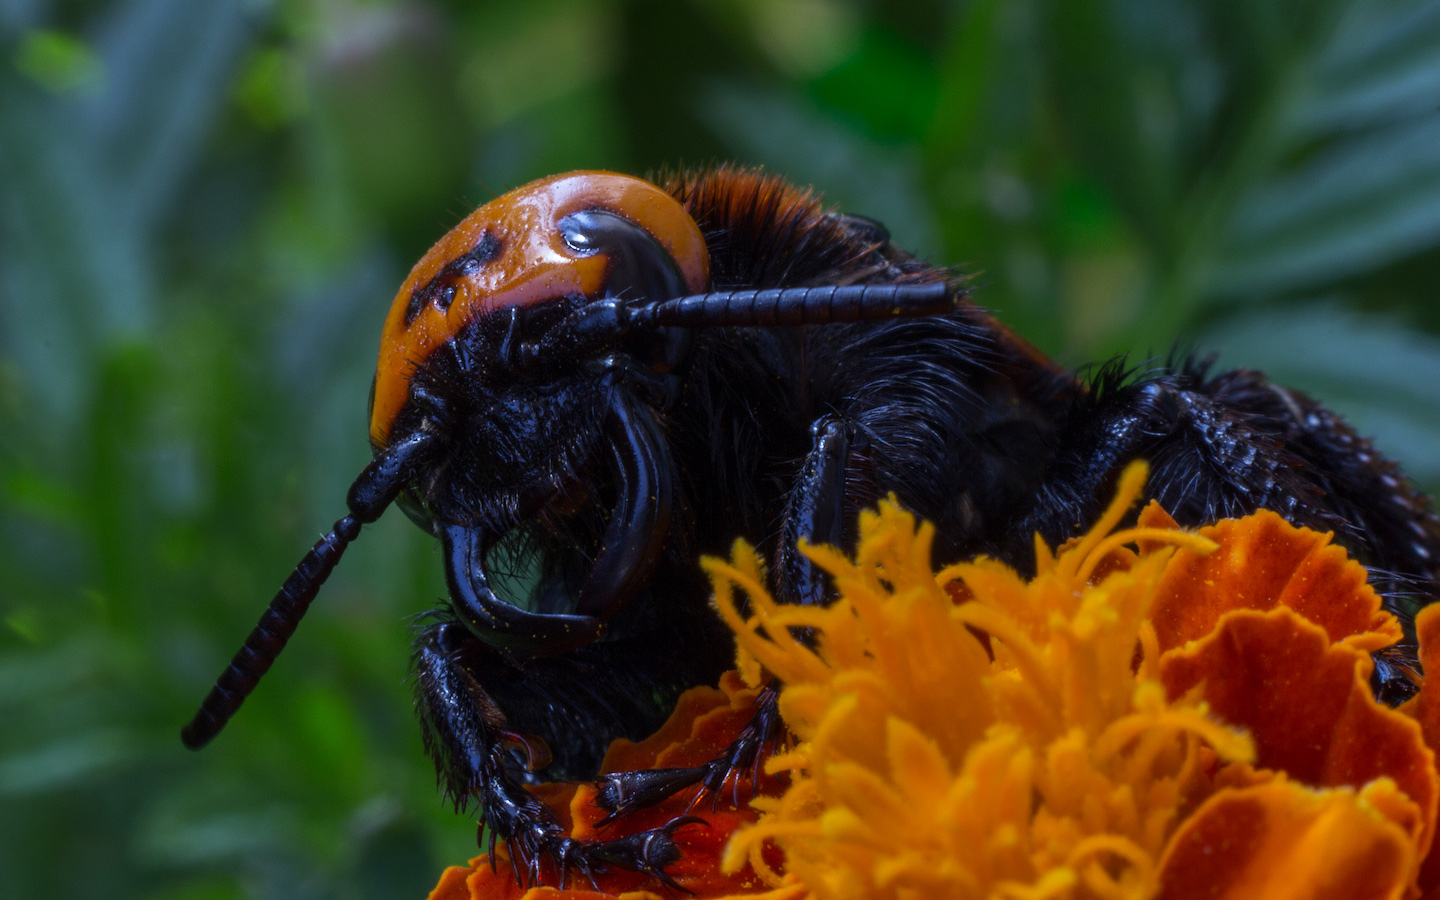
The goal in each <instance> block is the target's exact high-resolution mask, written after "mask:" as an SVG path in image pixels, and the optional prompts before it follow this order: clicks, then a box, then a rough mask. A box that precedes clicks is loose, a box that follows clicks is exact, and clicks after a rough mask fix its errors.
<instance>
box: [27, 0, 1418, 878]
mask: <svg viewBox="0 0 1440 900" xmlns="http://www.w3.org/2000/svg"><path fill="white" fill-rule="evenodd" d="M727 159H733V160H740V161H743V162H747V163H758V164H764V165H766V166H769V167H770V168H772V169H774V170H776V171H779V172H782V173H784V174H786V175H788V176H790V177H791V178H792V179H794V180H796V181H800V182H806V183H811V184H814V185H816V186H817V187H818V188H819V189H820V190H822V191H823V192H824V194H825V196H826V197H827V198H828V199H829V200H830V201H831V202H833V203H835V204H838V205H840V206H841V207H843V208H844V209H846V210H848V211H851V212H856V213H861V214H865V215H869V216H873V217H876V218H878V219H881V220H883V221H885V222H886V223H888V224H889V226H890V228H891V229H892V231H893V232H894V234H895V235H896V238H897V240H898V241H899V242H901V243H902V244H903V245H906V246H909V247H912V248H915V249H916V250H918V251H919V252H920V253H922V254H924V255H927V256H929V257H930V258H932V259H934V260H937V261H943V262H947V263H955V264H960V265H963V266H965V267H966V268H967V269H968V270H970V271H972V272H976V273H979V274H978V279H977V284H978V293H977V297H978V299H979V301H980V302H981V303H983V304H985V305H987V306H990V307H992V308H994V309H995V310H997V311H998V313H999V315H1000V316H1001V317H1002V318H1003V319H1004V320H1005V321H1007V322H1009V323H1011V324H1012V325H1013V326H1014V327H1015V328H1016V329H1017V330H1018V331H1020V332H1021V333H1022V334H1025V335H1027V336H1028V337H1030V338H1031V339H1032V340H1034V341H1035V342H1036V343H1037V344H1039V345H1040V346H1041V347H1042V348H1044V349H1045V350H1047V351H1048V352H1050V353H1052V354H1054V355H1056V356H1057V357H1058V358H1059V359H1061V360H1062V361H1063V362H1065V363H1066V364H1069V365H1077V366H1078V365H1080V364H1082V363H1084V362H1086V361H1088V360H1093V359H1097V358H1104V357H1106V356H1109V355H1111V354H1113V353H1116V352H1120V351H1129V352H1131V353H1132V354H1135V356H1136V358H1145V357H1147V356H1151V355H1163V354H1164V353H1166V352H1167V351H1168V350H1169V349H1170V348H1171V346H1172V345H1173V344H1174V343H1175V342H1176V341H1179V342H1181V343H1182V345H1187V346H1188V345H1193V346H1195V347H1199V348H1206V349H1218V350H1223V351H1224V356H1223V357H1222V361H1223V362H1224V363H1225V364H1229V365H1240V364H1244V365H1253V366H1258V367H1262V368H1265V369H1267V370H1268V371H1270V372H1271V373H1272V374H1273V375H1274V376H1275V377H1276V378H1277V379H1278V380H1280V381H1282V382H1285V383H1288V384H1291V385H1294V386H1298V387H1301V388H1304V389H1307V390H1311V391H1313V392H1314V393H1316V394H1318V395H1319V396H1321V397H1323V398H1325V399H1326V400H1327V401H1329V402H1330V403H1331V404H1332V405H1334V406H1335V407H1337V408H1338V409H1340V410H1341V411H1342V412H1344V413H1346V414H1347V415H1349V416H1351V417H1352V419H1353V420H1354V421H1355V422H1356V423H1357V424H1358V426H1359V427H1360V428H1361V430H1362V431H1364V432H1366V433H1368V434H1372V435H1374V436H1375V437H1376V439H1377V441H1378V443H1379V444H1380V445H1381V447H1382V448H1384V449H1385V450H1386V451H1387V452H1389V453H1390V454H1392V455H1393V456H1395V457H1398V458H1400V459H1401V460H1403V461H1404V462H1405V463H1406V464H1407V466H1408V467H1409V470H1410V472H1411V473H1413V474H1414V475H1415V476H1416V478H1417V479H1419V480H1420V481H1421V482H1422V483H1424V484H1426V485H1428V486H1430V487H1432V488H1433V487H1434V486H1435V485H1436V484H1437V482H1440V299H1437V296H1436V290H1435V286H1436V285H1437V283H1440V2H1435V0H1347V2H1331V0H1293V2H1286V0H1193V2H1189V0H1053V2H1045V0H1013V2H997V0H975V2H923V0H920V2H910V3H903V4H902V3H886V4H881V3H879V2H874V3H863V2H849V0H738V2H737V0H635V2H622V0H583V2H582V0H544V2H528V3H525V4H520V3H516V2H484V3H481V2H461V0H452V2H442V0H432V2H361V0H244V2H240V0H235V2H227V0H203V2H202V0H126V2H106V0H67V2H59V0H0V897H3V898H49V897H56V898H60V897H64V898H74V897H80V896H85V897H87V898H154V900H159V898H164V900H202V898H203V900H212V898H213V900H220V898H312V897H313V898H403V897H423V896H424V894H425V892H426V891H427V890H428V888H429V887H430V886H431V885H432V884H433V883H434V881H435V879H436V877H437V876H438V874H439V872H440V870H441V868H442V867H443V866H444V865H447V864H450V863H456V862H460V861H462V860H464V859H466V858H467V857H468V856H470V855H471V854H472V853H473V852H474V843H473V842H474V834H475V829H474V825H473V822H472V821H470V820H468V819H466V818H465V817H461V816H456V815H453V814H452V813H451V812H450V811H449V810H448V809H446V808H444V807H442V806H441V805H440V803H439V801H438V798H437V794H436V791H435V789H434V786H433V783H432V782H433V777H432V773H431V771H430V769H429V764H428V763H427V762H426V761H425V760H424V759H423V757H422V755H421V751H420V746H419V737H418V728H417V726H416V725H415V724H414V722H413V721H412V716H411V712H410V697H409V691H408V687H407V685H406V684H405V675H406V670H407V647H408V641H409V629H408V620H409V617H410V616H412V615H413V614H415V613H417V612H419V611H421V610H424V609H426V608H427V607H428V606H429V605H431V604H432V603H433V602H434V601H435V598H437V597H438V596H440V594H441V591H442V582H441V579H440V577H439V574H440V573H439V561H438V559H437V556H436V553H435V551H434V548H433V546H432V542H431V541H430V540H429V539H427V538H426V537H425V536H423V535H422V534H421V533H420V532H419V531H418V529H415V528H413V527H412V526H410V525H409V524H408V523H407V522H406V521H405V520H404V518H403V517H400V516H390V517H387V518H386V519H385V520H383V521H382V522H381V523H379V524H378V525H376V526H374V527H372V528H369V529H367V534H366V535H365V537H364V538H363V539H362V543H361V547H360V549H359V550H358V552H353V553H352V554H351V555H350V556H349V557H348V558H347V559H346V561H345V563H344V565H343V566H342V567H341V569H340V571H339V572H338V573H337V574H336V576H335V578H334V579H333V580H332V582H331V584H330V586H328V587H327V588H326V590H325V592H324V593H323V594H322V596H321V599H320V601H319V602H318V603H317V604H316V607H315V609H314V611H313V612H312V613H311V615H310V617H309V620H308V621H307V622H306V623H305V625H304V627H303V628H302V629H301V630H300V633H299V635H298V637H297V639H296V641H295V642H294V643H292V645H291V648H290V649H289V650H288V652H287V653H286V655H285V656H284V658H283V659H282V661H281V663H280V664H279V665H278V666H277V667H276V669H275V670H274V671H273V672H272V673H271V674H270V676H269V677H268V679H267V680H266V682H265V684H264V686H263V688H262V689H261V690H260V691H259V693H258V694H257V695H256V696H255V697H254V698H253V699H252V700H251V702H250V703H249V704H248V705H247V706H246V708H245V711H244V713H243V714H242V715H241V716H240V718H239V719H238V720H237V722H236V725H235V726H234V727H232V728H231V729H230V730H229V731H227V732H226V733H225V734H224V736H223V737H222V738H220V739H219V740H218V741H217V742H216V743H215V744H214V745H213V746H212V747H211V748H209V749H208V750H206V751H205V752H204V753H201V754H191V753H189V752H187V751H185V750H183V749H182V748H181V746H180V742H179V740H178V737H177V731H178V728H179V726H180V725H181V724H182V723H183V722H184V721H185V720H186V719H187V717H188V716H189V715H190V713H191V711H192V710H193V708H194V705H195V703H196V702H197V701H198V700H199V699H200V697H201V696H203V694H204V693H205V691H206V689H207V688H208V686H209V684H210V683H211V679H212V678H213V677H214V676H215V675H216V674H218V672H219V670H220V668H221V667H222V665H223V664H224V662H225V661H226V660H228V659H229V657H230V654H231V653H232V652H233V651H234V650H235V649H236V647H237V646H238V644H239V642H240V640H241V639H242V638H243V636H244V635H245V634H246V632H247V631H248V629H249V628H250V626H251V625H252V624H253V623H254V621H255V619H256V617H257V615H258V614H259V612H260V610H261V608H262V606H263V604H264V603H265V602H266V601H267V600H268V599H269V597H270V596H271V594H272V593H273V591H274V590H275V588H276V587H277V586H278V585H279V583H280V581H281V580H282V579H283V578H284V576H285V575H286V574H287V572H288V571H289V569H290V567H291V566H292V565H293V564H294V563H295V562H296V561H297V560H298V559H299V557H300V555H301V554H302V553H303V552H304V550H305V548H306V547H307V546H308V545H309V544H310V543H311V542H312V541H313V540H314V539H315V537H316V536H317V534H318V533H319V532H320V531H321V530H322V529H324V528H327V527H328V526H329V523H330V522H332V521H333V520H334V518H335V517H336V516H337V515H339V513H340V512H341V511H342V508H343V498H344V493H345V489H346V487H347V485H348V483H349V481H350V479H351V478H352V477H353V476H354V475H355V474H356V473H357V472H358V471H359V469H360V468H361V466H362V465H363V464H364V462H365V460H366V459H367V456H368V452H369V451H368V448H367V445H366V440H365V432H366V428H365V416H364V412H365V398H366V391H367V388H368V385H369V381H370V376H371V370H372V367H373V365H374V360H375V350H376V342H377V338H378V332H379V326H380V322H381V319H382V317H383V315H384V313H385V310H386V309H387V308H388V305H389V302H390V298H391V296H392V294H393V291H394V290H395V287H396V286H397V285H398V284H399V282H400V280H401V279H402V278H403V276H404V274H405V272H406V271H407V269H408V267H409V265H410V264H411V262H413V261H414V260H415V259H416V258H418V256H419V255H420V254H421V253H422V252H423V251H424V249H425V248H426V247H427V246H428V245H429V244H430V243H431V242H432V241H433V240H435V239H436V238H438V237H439V236H440V235H441V234H442V233H444V232H445V230H446V229H447V228H449V227H450V226H451V225H452V224H454V223H455V222H456V221H457V220H458V219H459V218H460V217H461V216H463V215H464V214H465V213H466V212H467V211H468V210H470V209H471V208H472V207H473V206H475V205H477V204H478V203H480V202H483V201H484V200H485V199H487V198H489V197H491V196H493V195H495V194H497V193H500V192H503V191H504V190H506V189H508V188H510V187H513V186H515V185H517V184H520V183H522V182H524V181H527V180H529V179H531V178H534V177H538V176H541V175H545V174H549V173H553V172H558V171H563V170H566V169H571V168H577V167H606V168H614V169H620V170H624V171H631V172H637V173H639V172H645V171H647V170H651V169H654V168H656V167H659V166H661V165H664V164H667V163H668V164H675V163H691V164H695V163H704V162H708V161H713V160H727Z"/></svg>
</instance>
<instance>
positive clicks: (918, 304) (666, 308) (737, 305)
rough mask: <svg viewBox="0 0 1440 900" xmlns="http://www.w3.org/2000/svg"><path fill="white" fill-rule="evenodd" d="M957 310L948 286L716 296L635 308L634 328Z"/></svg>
mask: <svg viewBox="0 0 1440 900" xmlns="http://www.w3.org/2000/svg"><path fill="white" fill-rule="evenodd" d="M954 308H955V294H954V291H953V290H952V288H951V287H950V285H948V284H945V283H944V282H932V283H930V284H855V285H847V286H845V287H810V288H766V289H761V290H744V291H714V292H711V293H708V294H693V295H691V296H688V297H677V298H675V299H674V300H662V301H660V302H658V303H646V304H643V305H640V306H633V307H630V308H629V309H628V310H627V312H628V314H629V315H628V316H627V318H628V319H629V324H630V326H631V327H634V328H655V327H665V326H678V327H682V328H696V327H705V326H730V327H738V328H744V327H759V328H764V327H767V326H777V325H778V326H785V325H829V324H832V323H836V322H860V321H865V320H869V319H886V318H891V317H895V316H934V315H940V314H942V313H946V312H949V311H950V310H952V309H954Z"/></svg>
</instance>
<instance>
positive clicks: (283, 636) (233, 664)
mask: <svg viewBox="0 0 1440 900" xmlns="http://www.w3.org/2000/svg"><path fill="white" fill-rule="evenodd" d="M434 440H435V435H434V433H433V432H431V431H426V430H421V431H416V432H415V433H413V434H411V435H410V436H409V437H407V438H405V439H403V440H400V441H397V442H395V443H394V444H392V445H391V446H390V447H388V448H386V449H385V451H384V452H382V453H381V454H380V455H379V456H377V457H375V459H373V460H371V461H370V465H368V466H366V467H365V470H364V471H362V472H361V473H360V477H359V478H356V479H355V483H354V484H353V485H351V486H350V495H349V496H348V497H347V498H346V504H347V505H348V506H349V507H350V513H349V515H346V516H345V517H344V518H342V519H340V520H339V521H337V522H336V523H335V527H334V528H332V529H330V532H329V533H328V534H326V535H325V536H324V537H322V538H321V539H320V540H319V541H317V542H316V543H315V546H314V547H311V548H310V552H309V553H307V554H305V558H304V559H302V560H300V564H299V565H297V566H296V567H295V571H293V572H291V573H290V577H289V578H287V579H285V584H284V585H282V586H281V587H280V591H279V593H277V594H276V595H275V599H273V600H271V601H270V606H269V607H267V608H266V610H265V614H264V615H262V616H261V617H260V622H259V623H258V624H257V625H256V626H255V629H254V630H253V631H251V632H250V636H249V637H248V638H246V639H245V643H244V645H243V646H241V648H240V651H239V652H238V653H236V654H235V658H234V659H232V660H230V665H229V666H228V667H226V669H225V671H224V672H221V673H220V677H219V678H217V679H216V680H215V686H214V687H212V688H211V689H210V693H209V694H207V695H206V697H205V700H204V701H203V702H202V703H201V704H200V709H199V710H198V711H196V713H195V717H194V718H192V719H191V720H190V724H188V725H186V726H185V727H184V728H182V729H181V730H180V740H182V741H184V743H185V746H186V747H189V748H190V749H191V750H199V749H200V748H201V747H203V746H205V745H206V744H208V743H210V741H211V740H212V739H214V737H215V735H217V734H219V733H220V731H221V729H223V728H224V727H225V723H227V722H229V721H230V717H231V716H233V715H235V711H236V710H238V709H239V708H240V704H242V703H244V702H245V698H246V697H248V696H250V692H251V691H253V690H254V689H255V685H256V684H258V683H259V682H260V679H261V678H262V677H263V676H264V675H265V673H266V672H268V671H269V670H270V664H271V663H273V662H275V657H277V656H279V655H280V651H281V650H284V649H285V643H286V642H287V641H289V640H290V636H291V635H292V634H294V633H295V627H296V626H297V625H299V624H300V620H301V619H303V618H304V617H305V612H306V610H308V609H309V608H310V602H311V601H312V600H314V599H315V595H316V594H318V593H319V592H320V586H321V585H323V584H324V583H325V579H327V578H329V577H330V573H331V572H332V571H334V570H335V564H336V563H338V562H340V557H341V556H343V555H344V554H345V548H346V547H348V546H349V545H350V542H351V541H353V540H355V538H357V537H359V536H360V526H361V525H362V524H365V523H368V522H373V521H375V520H376V519H378V518H380V514H381V513H382V512H384V511H385V508H386V507H387V506H389V505H390V504H391V503H392V502H393V501H394V500H395V497H396V496H398V495H399V493H400V491H401V489H402V488H404V486H405V484H406V482H408V481H409V479H410V473H411V472H413V471H414V470H415V469H414V461H415V459H416V457H417V456H418V455H419V454H420V453H421V452H423V451H424V450H425V448H427V447H428V446H429V445H430V444H431V443H432V442H433V441H434Z"/></svg>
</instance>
